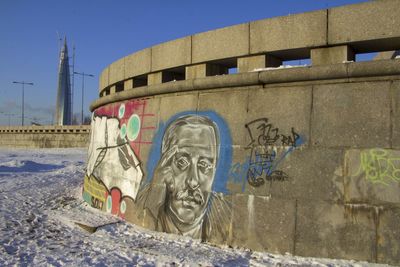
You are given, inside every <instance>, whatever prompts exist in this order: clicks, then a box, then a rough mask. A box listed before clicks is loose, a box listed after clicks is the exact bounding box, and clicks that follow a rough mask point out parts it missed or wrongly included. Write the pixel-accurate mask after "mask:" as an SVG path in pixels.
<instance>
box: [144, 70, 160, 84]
mask: <svg viewBox="0 0 400 267" xmlns="http://www.w3.org/2000/svg"><path fill="white" fill-rule="evenodd" d="M160 83H162V72H161V71H159V72H155V73H150V74H149V75H147V85H153V84H160Z"/></svg>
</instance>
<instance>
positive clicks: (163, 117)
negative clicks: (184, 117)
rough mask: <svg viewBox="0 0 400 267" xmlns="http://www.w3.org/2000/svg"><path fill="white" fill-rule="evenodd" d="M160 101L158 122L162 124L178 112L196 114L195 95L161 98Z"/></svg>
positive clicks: (196, 98)
mask: <svg viewBox="0 0 400 267" xmlns="http://www.w3.org/2000/svg"><path fill="white" fill-rule="evenodd" d="M160 101H161V102H160V122H163V123H166V122H167V121H168V120H169V119H170V118H171V117H172V116H174V115H176V114H178V113H180V112H184V111H193V113H197V111H196V110H197V101H198V94H197V93H192V94H183V95H179V96H178V95H174V96H167V97H161V100H160Z"/></svg>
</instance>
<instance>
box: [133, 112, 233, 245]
mask: <svg viewBox="0 0 400 267" xmlns="http://www.w3.org/2000/svg"><path fill="white" fill-rule="evenodd" d="M220 147H221V143H220V131H219V127H218V125H217V124H216V123H215V122H214V121H212V120H211V119H210V118H209V117H207V116H202V115H196V114H191V115H185V116H181V117H178V118H177V119H175V120H173V121H172V122H171V123H170V124H169V125H168V126H167V127H166V129H165V132H164V134H163V137H162V144H161V155H160V158H159V160H158V163H157V166H156V168H155V171H154V174H153V178H152V180H151V183H150V184H148V185H147V186H145V188H144V190H143V191H142V192H141V197H139V199H138V201H139V202H141V203H142V207H143V209H144V210H146V211H148V212H149V213H150V214H151V216H152V218H153V220H154V222H155V228H156V229H157V230H159V231H164V232H167V233H175V234H182V235H188V236H191V237H193V238H201V239H203V240H205V239H207V238H208V236H209V235H210V233H211V232H212V230H213V229H214V230H215V229H218V230H219V231H221V230H222V229H221V227H223V225H224V223H223V222H224V221H226V220H227V219H228V218H229V216H230V205H229V203H228V202H227V201H225V200H224V199H223V196H222V194H218V193H217V192H214V191H213V190H212V189H213V184H214V183H215V180H216V179H218V177H216V173H217V165H218V162H219V160H220ZM217 209H219V212H218V211H217ZM225 225H227V223H225Z"/></svg>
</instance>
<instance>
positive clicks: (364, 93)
mask: <svg viewBox="0 0 400 267" xmlns="http://www.w3.org/2000/svg"><path fill="white" fill-rule="evenodd" d="M389 87H390V82H368V83H367V82H359V83H342V84H329V85H318V86H315V87H314V91H313V92H314V93H313V111H312V127H311V142H312V144H313V145H314V146H322V147H354V148H365V147H382V148H388V147H390V135H391V132H390V131H391V129H390V95H389V93H390V92H389Z"/></svg>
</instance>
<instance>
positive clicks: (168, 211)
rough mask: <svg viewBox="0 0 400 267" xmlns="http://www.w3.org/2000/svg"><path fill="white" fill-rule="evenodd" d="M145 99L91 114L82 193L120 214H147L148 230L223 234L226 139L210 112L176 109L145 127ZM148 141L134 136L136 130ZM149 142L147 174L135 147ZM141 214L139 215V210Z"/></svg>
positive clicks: (228, 141)
mask: <svg viewBox="0 0 400 267" xmlns="http://www.w3.org/2000/svg"><path fill="white" fill-rule="evenodd" d="M145 105H146V102H145V101H130V102H126V103H121V104H115V105H108V106H104V107H102V108H100V109H98V110H96V111H95V112H94V114H93V117H92V131H91V141H90V146H89V153H88V163H87V171H86V175H85V179H84V185H83V197H84V199H85V200H86V201H87V202H88V203H90V204H91V205H92V206H93V207H95V208H98V209H102V210H104V211H107V212H110V213H112V214H116V215H118V216H121V217H123V218H125V217H129V218H132V217H131V216H132V214H135V216H136V217H137V218H142V217H143V216H146V218H150V220H152V221H153V222H152V223H151V225H152V226H153V227H154V230H158V231H164V232H167V233H175V234H182V235H188V236H191V237H193V238H199V239H200V238H201V239H203V240H205V239H207V238H208V237H210V236H211V235H215V233H216V232H218V235H219V236H225V237H226V236H227V233H228V228H229V218H230V214H231V204H230V203H229V202H228V201H226V200H225V199H224V194H223V193H227V190H226V181H227V178H228V175H227V173H228V171H227V170H229V167H230V165H231V157H232V155H231V154H232V152H231V147H232V143H231V137H230V133H229V129H228V127H227V125H226V124H225V122H224V121H223V119H222V118H221V117H219V116H218V115H217V114H216V113H214V112H212V111H207V112H196V111H194V112H184V113H180V114H176V115H175V116H173V117H172V118H171V119H170V120H169V121H168V122H167V123H166V124H165V125H164V123H163V122H160V123H159V125H158V127H157V129H158V130H157V131H155V130H156V127H154V126H151V125H150V126H149V125H145V124H146V121H145V118H147V117H149V116H151V114H146V113H145ZM146 130H150V131H154V132H155V135H154V139H153V140H151V141H149V140H142V137H143V131H146ZM144 144H146V145H151V147H152V149H151V151H152V152H151V153H150V155H149V157H148V159H147V162H146V163H147V164H146V166H147V169H148V171H147V173H146V174H147V178H146V179H145V178H144V177H145V175H146V174H145V173H143V169H142V167H141V161H140V159H139V157H138V155H140V148H141V145H144ZM144 214H146V215H144Z"/></svg>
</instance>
